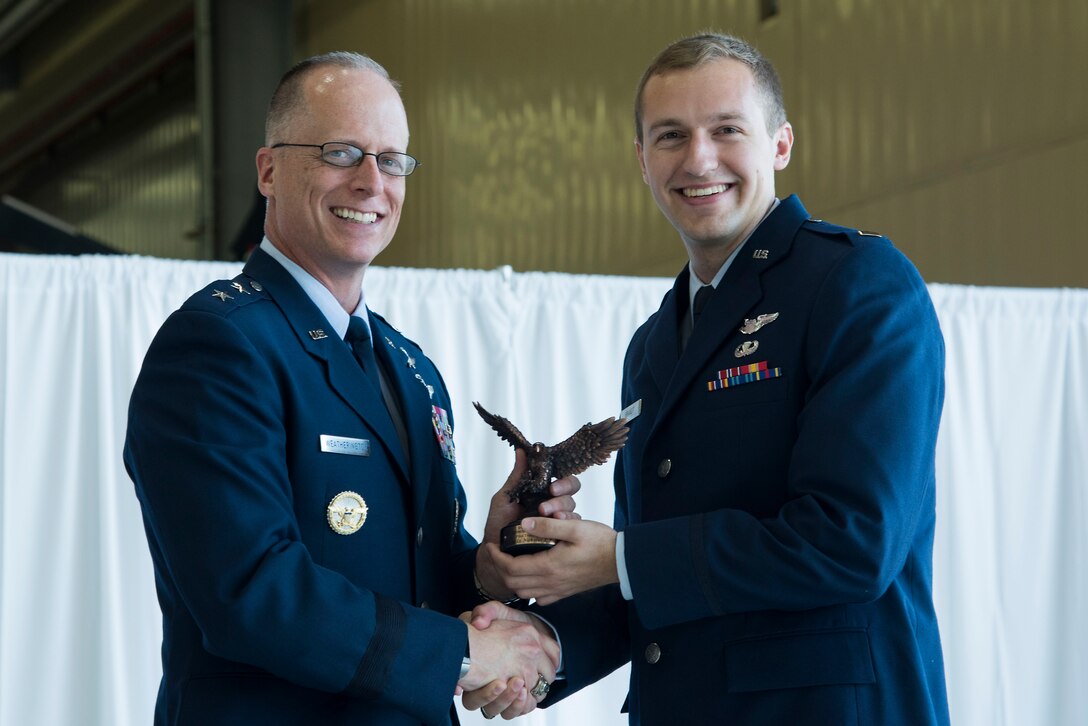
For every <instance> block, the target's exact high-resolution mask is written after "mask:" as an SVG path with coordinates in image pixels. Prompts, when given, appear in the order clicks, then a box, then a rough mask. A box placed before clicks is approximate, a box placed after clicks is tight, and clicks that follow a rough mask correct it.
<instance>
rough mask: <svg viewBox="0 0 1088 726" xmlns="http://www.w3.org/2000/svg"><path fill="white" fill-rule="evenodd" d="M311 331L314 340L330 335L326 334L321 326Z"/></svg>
mask: <svg viewBox="0 0 1088 726" xmlns="http://www.w3.org/2000/svg"><path fill="white" fill-rule="evenodd" d="M309 333H310V337H311V338H313V339H314V340H321V339H322V338H327V337H329V336H328V334H326V333H325V331H324V330H322V329H321V328H318V329H317V330H311V331H309Z"/></svg>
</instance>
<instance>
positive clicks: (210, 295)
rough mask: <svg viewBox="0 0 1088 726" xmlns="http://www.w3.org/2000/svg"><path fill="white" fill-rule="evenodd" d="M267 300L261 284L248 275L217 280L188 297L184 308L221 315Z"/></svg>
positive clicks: (266, 294) (267, 297)
mask: <svg viewBox="0 0 1088 726" xmlns="http://www.w3.org/2000/svg"><path fill="white" fill-rule="evenodd" d="M267 299H269V296H268V293H267V292H266V291H265V289H264V286H263V285H261V283H259V282H258V281H257V280H254V279H253V278H251V277H249V276H248V275H238V276H237V277H235V278H234V279H233V280H217V281H215V282H213V283H211V284H210V285H208V286H207V287H205V288H204V289H203V290H201V291H200V292H197V293H195V294H194V295H193V296H192V297H190V298H189V299H188V300H187V301H186V302H185V305H184V307H186V308H189V309H196V310H207V311H210V312H217V313H221V314H222V313H225V312H228V311H230V310H233V309H237V308H240V307H244V306H246V305H249V304H251V303H253V302H255V301H257V300H267Z"/></svg>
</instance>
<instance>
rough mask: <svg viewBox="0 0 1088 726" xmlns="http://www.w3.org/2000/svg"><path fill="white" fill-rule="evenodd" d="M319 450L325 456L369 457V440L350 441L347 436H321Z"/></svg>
mask: <svg viewBox="0 0 1088 726" xmlns="http://www.w3.org/2000/svg"><path fill="white" fill-rule="evenodd" d="M321 450H322V451H324V452H325V453H327V454H348V455H349V456H370V439H350V438H348V437H347V436H329V435H328V434H321Z"/></svg>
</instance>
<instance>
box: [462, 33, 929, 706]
mask: <svg viewBox="0 0 1088 726" xmlns="http://www.w3.org/2000/svg"><path fill="white" fill-rule="evenodd" d="M636 132H637V137H636V151H637V153H638V158H639V163H640V164H641V167H642V174H643V179H644V180H645V181H646V183H647V185H649V187H650V191H651V193H652V194H653V196H654V199H655V201H656V202H657V204H658V206H659V208H660V209H661V211H662V212H663V213H664V215H665V216H666V217H667V218H668V219H669V221H670V222H671V223H672V224H673V226H674V227H675V228H676V230H677V231H678V232H679V234H680V238H681V240H682V241H683V243H684V246H685V249H686V250H687V253H688V259H689V262H688V265H687V266H686V267H685V269H684V270H683V271H682V272H681V273H680V275H679V276H678V277H677V278H676V283H675V285H674V286H673V288H672V290H671V291H670V292H669V293H668V294H667V295H666V296H665V298H664V300H663V302H662V304H661V308H660V309H659V310H658V312H657V313H655V314H654V315H653V316H652V317H651V318H650V319H649V320H647V321H646V323H645V324H643V325H642V327H640V328H639V330H638V331H637V332H636V333H635V335H634V337H633V339H632V341H631V344H630V347H629V348H628V351H627V356H626V360H625V362H624V379H623V388H622V396H623V405H624V406H632V405H636V404H638V405H641V414H640V415H639V416H638V418H636V419H634V420H633V421H632V422H631V432H630V436H629V438H628V441H627V445H626V448H624V450H623V451H622V452H621V456H620V459H619V462H618V464H617V467H616V474H615V484H616V517H615V527H614V528H610V527H607V526H606V525H603V524H599V523H594V522H588V521H583V522H550V521H547V520H544V519H539V518H532V519H528V520H526V521H525V522H524V526H525V528H526V529H527V530H529V531H531V532H533V533H534V534H537V535H540V536H543V537H549V538H556V539H559V540H561V542H560V543H559V544H558V545H557V546H556V547H555V548H554V549H552V550H551V551H549V552H546V553H540V554H536V555H532V556H527V557H519V558H505V557H504V556H503V555H501V554H499V553H496V558H497V561H498V562H499V563H500V565H501V566H502V568H503V569H504V570H505V571H506V573H507V579H506V583H507V585H508V586H510V587H511V588H513V589H515V590H516V591H517V592H518V593H519V594H520V595H522V596H523V597H537V598H539V601H540V602H541V603H544V604H547V603H552V602H555V601H556V600H560V599H561V598H564V597H565V598H567V599H564V600H561V601H560V602H558V603H557V604H555V605H553V606H552V607H545V608H543V610H544V612H545V613H546V616H547V617H548V619H549V620H550V622H551V623H552V624H553V625H555V626H556V627H557V629H558V631H559V634H560V637H561V640H562V643H563V664H564V665H563V667H564V673H563V675H565V680H561V681H559V682H558V683H557V684H556V687H555V689H553V695H552V696H551V701H549V702H552V701H555V700H559V699H561V698H562V697H564V696H565V695H567V694H569V693H571V692H573V691H575V690H577V689H578V688H581V687H582V686H584V685H586V684H588V683H591V682H593V681H594V680H596V679H597V678H600V677H601V676H602V675H604V674H606V673H608V672H610V671H611V670H613V669H615V668H616V667H618V666H619V665H621V664H622V663H624V662H626V661H630V662H631V664H632V672H631V684H630V694H629V698H628V703H627V708H628V709H629V711H630V720H631V723H632V724H654V725H657V724H677V723H690V724H695V723H699V724H707V723H721V724H743V725H745V726H755V725H762V724H776V725H777V724H791V726H799V725H804V724H811V725H812V726H827V725H828V724H884V725H887V724H902V725H904V726H906V725H908V724H909V725H910V726H921V725H923V724H947V723H948V721H949V715H948V704H947V699H946V695H945V682H944V669H943V665H942V654H941V644H940V637H939V634H938V628H937V619H936V616H935V613H934V608H933V601H932V594H931V593H932V590H931V581H932V548H933V532H934V520H935V512H934V509H935V504H934V486H935V482H934V451H935V446H936V439H937V427H938V422H939V419H940V414H941V406H942V401H943V372H944V349H943V341H942V337H941V332H940V329H939V327H938V323H937V318H936V315H935V313H934V310H933V306H932V304H931V302H930V298H929V295H928V293H927V290H926V287H925V285H924V284H923V282H922V280H921V278H920V277H919V275H918V273H917V271H916V270H915V269H914V267H913V266H912V265H911V264H910V262H909V261H908V260H907V259H906V258H905V257H904V256H903V255H902V254H901V253H900V252H898V251H897V250H896V249H895V248H894V247H893V246H892V244H891V243H890V242H889V241H888V240H887V239H885V238H883V237H880V236H878V235H873V234H870V233H866V232H860V231H858V230H855V229H851V228H846V227H839V226H836V225H833V224H829V223H826V222H822V221H819V220H816V219H812V218H810V216H809V214H808V212H807V211H806V210H805V208H804V206H802V204H801V202H800V201H799V200H798V199H797V198H796V197H789V198H787V199H783V200H779V199H777V198H776V196H775V185H774V175H775V172H777V171H780V170H781V169H784V168H785V167H786V165H787V163H788V162H789V159H790V154H791V150H792V147H793V129H792V127H791V125H790V124H789V123H788V122H787V120H786V115H785V111H784V108H783V104H782V95H781V89H780V86H779V82H778V78H777V75H776V73H775V71H774V69H773V67H772V66H771V64H770V63H769V62H768V61H767V60H766V59H765V58H763V57H762V56H761V55H760V54H759V53H758V52H757V51H756V50H755V49H754V48H752V47H751V46H749V45H747V44H746V43H743V42H741V41H739V40H737V39H735V38H731V37H728V36H721V35H715V34H706V35H701V36H695V37H691V38H687V39H684V40H681V41H678V42H677V43H675V44H673V45H672V46H670V47H669V48H667V49H666V50H665V51H663V52H662V53H661V54H660V55H659V57H658V58H657V59H656V60H655V61H654V63H653V64H652V65H651V66H650V67H649V69H648V70H647V71H646V73H645V75H644V76H643V79H642V83H641V84H640V87H639V93H638V96H637V99H636ZM636 408H637V406H636ZM572 595H573V597H571V596H572ZM518 617H524V616H523V615H519V614H517V613H511V612H508V611H503V610H502V608H501V607H500V606H498V605H485V606H481V608H480V609H479V610H478V611H477V613H476V620H475V621H474V622H476V623H477V624H478V625H480V626H483V625H486V624H487V623H488V622H498V620H496V619H497V618H518ZM489 708H492V707H489Z"/></svg>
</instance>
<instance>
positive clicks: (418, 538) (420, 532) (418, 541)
mask: <svg viewBox="0 0 1088 726" xmlns="http://www.w3.org/2000/svg"><path fill="white" fill-rule="evenodd" d="M416 545H418V546H419V547H422V546H423V527H420V528H419V530H418V531H417V532H416Z"/></svg>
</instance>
